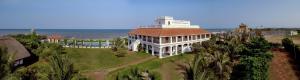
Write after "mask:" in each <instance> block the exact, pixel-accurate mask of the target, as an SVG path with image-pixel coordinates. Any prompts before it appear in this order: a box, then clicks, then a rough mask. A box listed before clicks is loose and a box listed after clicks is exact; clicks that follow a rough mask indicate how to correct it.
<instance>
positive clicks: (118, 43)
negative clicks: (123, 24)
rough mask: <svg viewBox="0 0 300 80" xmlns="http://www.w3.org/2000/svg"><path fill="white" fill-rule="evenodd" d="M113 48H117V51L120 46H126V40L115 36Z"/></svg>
mask: <svg viewBox="0 0 300 80" xmlns="http://www.w3.org/2000/svg"><path fill="white" fill-rule="evenodd" d="M112 47H113V48H112V49H115V51H117V50H118V48H124V41H123V40H122V39H121V38H120V37H118V38H114V39H113V40H112Z"/></svg>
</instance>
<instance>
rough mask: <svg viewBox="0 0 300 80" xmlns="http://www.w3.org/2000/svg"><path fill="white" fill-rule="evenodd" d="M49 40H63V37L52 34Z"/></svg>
mask: <svg viewBox="0 0 300 80" xmlns="http://www.w3.org/2000/svg"><path fill="white" fill-rule="evenodd" d="M47 38H48V39H62V38H63V37H62V36H60V35H58V34H52V35H50V36H48V37H47Z"/></svg>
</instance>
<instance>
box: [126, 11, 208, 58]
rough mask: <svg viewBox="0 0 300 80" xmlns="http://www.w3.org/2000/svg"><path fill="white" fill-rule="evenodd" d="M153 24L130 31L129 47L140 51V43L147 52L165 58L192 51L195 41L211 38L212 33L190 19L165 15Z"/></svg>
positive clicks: (199, 41)
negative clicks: (175, 18) (179, 18)
mask: <svg viewBox="0 0 300 80" xmlns="http://www.w3.org/2000/svg"><path fill="white" fill-rule="evenodd" d="M155 22H156V24H155V25H153V26H147V27H141V28H137V29H134V30H132V31H130V32H129V33H128V49H129V50H131V51H138V45H139V44H141V47H142V48H144V50H145V51H146V52H147V53H151V54H152V55H155V56H159V58H164V57H168V56H173V55H178V54H180V53H185V52H190V51H191V50H192V49H191V46H192V44H193V43H201V42H202V41H205V40H209V38H210V37H211V34H210V33H209V32H208V31H206V30H203V29H201V28H200V27H199V26H198V25H191V24H190V21H186V20H174V19H173V17H169V16H163V17H158V18H157V19H156V21H155Z"/></svg>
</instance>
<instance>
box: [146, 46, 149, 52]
mask: <svg viewBox="0 0 300 80" xmlns="http://www.w3.org/2000/svg"><path fill="white" fill-rule="evenodd" d="M146 53H149V49H148V45H147V44H146Z"/></svg>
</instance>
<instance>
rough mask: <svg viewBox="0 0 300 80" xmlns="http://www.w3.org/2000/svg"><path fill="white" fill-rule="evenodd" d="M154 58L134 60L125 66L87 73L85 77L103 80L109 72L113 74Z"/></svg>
mask: <svg viewBox="0 0 300 80" xmlns="http://www.w3.org/2000/svg"><path fill="white" fill-rule="evenodd" d="M155 58H156V57H155V56H151V57H147V58H144V59H141V60H136V61H134V62H129V63H127V64H122V65H120V66H117V67H113V68H107V69H103V70H96V71H93V72H89V73H88V74H87V75H88V77H90V78H92V79H95V80H105V76H106V75H107V74H108V73H110V72H113V71H115V70H119V69H122V68H125V67H128V66H131V65H136V64H139V63H142V62H145V61H149V60H152V59H155Z"/></svg>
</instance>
